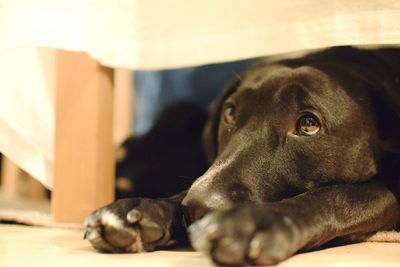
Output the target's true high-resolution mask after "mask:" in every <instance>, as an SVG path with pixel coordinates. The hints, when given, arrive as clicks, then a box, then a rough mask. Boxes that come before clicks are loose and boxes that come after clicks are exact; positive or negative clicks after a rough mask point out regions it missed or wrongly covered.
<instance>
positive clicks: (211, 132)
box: [202, 77, 240, 164]
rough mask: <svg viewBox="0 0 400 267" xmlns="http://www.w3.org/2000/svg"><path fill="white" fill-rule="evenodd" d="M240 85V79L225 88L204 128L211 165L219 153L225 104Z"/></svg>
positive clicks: (205, 146)
mask: <svg viewBox="0 0 400 267" xmlns="http://www.w3.org/2000/svg"><path fill="white" fill-rule="evenodd" d="M239 85H240V78H239V77H238V78H237V79H236V80H234V81H232V82H230V83H229V84H228V86H226V87H225V88H224V90H223V91H222V93H221V94H220V95H219V96H218V97H217V98H216V100H214V102H213V103H212V104H211V105H210V107H209V111H208V113H209V116H208V121H207V123H206V125H205V126H204V130H203V135H202V141H203V147H204V150H205V154H206V157H207V160H208V162H209V163H210V164H211V163H212V162H213V161H214V160H215V158H216V157H217V153H218V127H219V121H220V117H221V115H220V114H221V112H222V107H223V104H224V102H225V100H226V99H227V98H228V97H229V96H230V95H231V94H233V93H234V92H235V91H236V90H237V89H238V87H239Z"/></svg>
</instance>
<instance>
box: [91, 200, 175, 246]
mask: <svg viewBox="0 0 400 267" xmlns="http://www.w3.org/2000/svg"><path fill="white" fill-rule="evenodd" d="M165 213H166V209H165V207H164V206H163V205H161V204H160V203H158V202H157V201H156V200H151V199H141V198H137V199H121V200H118V201H116V202H114V203H113V204H111V205H108V206H106V207H104V208H101V209H98V210H96V211H94V212H93V213H92V214H91V215H90V216H89V217H88V218H87V219H86V221H85V226H86V232H85V236H84V238H85V239H87V240H88V241H89V242H90V243H91V244H92V245H93V247H94V248H95V249H97V250H99V251H101V252H118V253H121V252H143V251H152V250H154V249H155V248H156V247H157V246H162V245H166V244H167V242H168V241H169V240H170V231H169V228H170V225H169V224H168V219H167V218H169V217H170V216H169V215H168V214H165Z"/></svg>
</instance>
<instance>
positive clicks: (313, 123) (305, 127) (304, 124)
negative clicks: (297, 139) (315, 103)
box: [296, 113, 321, 136]
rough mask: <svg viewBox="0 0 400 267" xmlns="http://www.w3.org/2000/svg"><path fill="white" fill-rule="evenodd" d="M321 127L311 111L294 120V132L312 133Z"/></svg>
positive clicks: (301, 133)
mask: <svg viewBox="0 0 400 267" xmlns="http://www.w3.org/2000/svg"><path fill="white" fill-rule="evenodd" d="M320 129H321V123H320V122H319V119H318V118H317V116H315V115H314V114H311V113H306V114H303V115H301V116H300V117H299V118H298V119H297V122H296V133H297V134H298V135H307V136H310V135H314V134H316V133H318V132H319V130H320Z"/></svg>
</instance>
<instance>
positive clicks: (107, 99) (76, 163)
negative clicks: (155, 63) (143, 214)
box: [52, 51, 115, 223]
mask: <svg viewBox="0 0 400 267" xmlns="http://www.w3.org/2000/svg"><path fill="white" fill-rule="evenodd" d="M57 60H58V62H57V65H58V70H57V97H56V143H55V174H54V188H53V193H52V212H53V216H54V219H55V221H57V222H73V223H81V222H83V220H84V218H85V217H87V216H88V215H89V213H90V212H92V211H93V210H94V209H96V208H98V207H100V206H103V205H105V204H107V203H110V202H112V201H113V200H114V183H115V182H114V180H115V178H114V177H115V174H114V172H115V171H114V169H115V167H114V146H113V142H112V125H113V124H112V121H113V119H112V117H113V112H112V110H113V90H112V88H113V71H112V69H109V68H106V67H103V66H101V65H99V63H98V62H97V61H96V60H94V59H92V58H90V57H89V56H88V55H87V54H85V53H80V52H66V51H59V52H58V55H57Z"/></svg>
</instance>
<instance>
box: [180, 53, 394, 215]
mask: <svg viewBox="0 0 400 267" xmlns="http://www.w3.org/2000/svg"><path fill="white" fill-rule="evenodd" d="M357 53H366V55H363V56H364V57H365V56H368V55H369V54H368V52H360V51H358V50H353V49H351V48H336V49H332V50H328V51H325V52H322V53H317V54H314V55H310V56H308V57H305V58H302V59H297V60H288V61H282V62H276V63H268V64H266V63H259V64H258V65H256V66H254V67H253V68H252V69H250V70H249V71H248V72H247V73H246V74H245V75H243V77H241V78H240V79H238V80H237V81H236V82H234V83H233V84H232V85H231V86H229V87H228V88H227V89H226V90H225V91H224V92H223V94H222V95H221V97H220V99H219V100H218V101H217V104H216V105H215V107H214V109H215V111H214V114H213V115H212V116H211V118H210V120H209V122H208V124H207V126H206V129H205V131H204V143H205V146H206V150H207V154H208V155H209V159H210V161H211V162H212V165H211V167H210V168H209V169H208V171H207V172H206V173H205V174H204V175H202V176H201V177H200V178H198V179H197V181H196V182H195V183H194V184H193V185H192V187H191V188H190V190H189V192H188V194H187V196H186V198H185V199H184V201H183V205H184V206H186V207H188V209H189V210H190V212H191V213H192V217H194V219H197V218H199V217H201V216H202V215H203V214H204V213H205V212H207V211H209V210H213V209H216V208H220V207H223V206H226V205H229V204H231V203H235V202H246V201H251V202H259V203H260V202H270V201H277V200H280V199H283V198H287V197H291V196H294V195H297V194H300V193H302V192H305V191H307V190H312V189H313V188H317V187H321V186H325V185H330V184H337V183H353V182H362V181H366V180H369V179H372V178H373V177H376V176H377V174H378V173H379V172H380V170H381V168H382V164H381V162H382V160H381V159H382V157H383V154H384V153H385V151H386V148H387V147H390V148H392V149H393V148H397V147H398V143H397V141H396V140H395V139H394V138H392V137H393V136H395V134H398V131H397V130H398V129H394V128H398V126H396V127H392V125H390V124H391V123H392V122H393V120H394V119H397V118H398V114H396V112H397V113H398V111H399V109H398V107H396V106H394V105H390V104H387V103H388V101H389V102H390V99H392V96H391V95H390V93H385V92H386V91H387V90H386V89H388V88H390V87H391V86H392V87H393V85H394V83H395V82H394V81H389V80H390V79H391V78H390V77H388V79H389V80H385V81H384V83H386V84H383V83H382V79H385V78H382V77H381V78H376V79H375V78H374V77H375V76H377V75H378V74H377V73H375V72H374V70H373V69H376V68H379V67H381V68H382V66H373V65H371V66H365V64H366V63H365V64H364V63H363V62H357V61H356V60H354V54H357ZM359 57H360V58H363V57H362V56H361V55H360V56H359ZM367 65H368V64H367ZM371 69H372V70H371ZM388 83H389V84H388ZM385 86H386V89H385V88H383V87H385ZM388 90H389V89H388ZM382 91H385V92H383V93H382ZM389 91H390V90H389ZM392 100H393V99H392ZM391 102H393V103H394V102H395V101H391ZM389 129H390V130H389Z"/></svg>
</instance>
